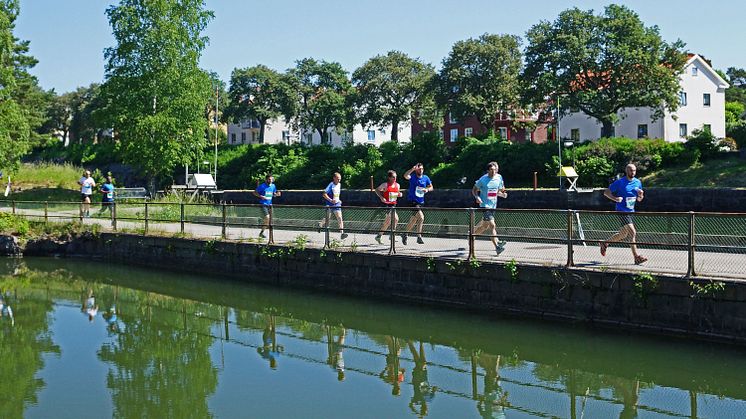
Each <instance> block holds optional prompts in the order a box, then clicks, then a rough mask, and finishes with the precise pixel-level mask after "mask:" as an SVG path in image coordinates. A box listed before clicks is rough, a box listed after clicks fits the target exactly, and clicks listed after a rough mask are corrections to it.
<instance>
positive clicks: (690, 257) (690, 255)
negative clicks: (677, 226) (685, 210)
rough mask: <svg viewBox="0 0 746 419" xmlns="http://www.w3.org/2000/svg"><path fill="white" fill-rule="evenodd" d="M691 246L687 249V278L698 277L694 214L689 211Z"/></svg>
mask: <svg viewBox="0 0 746 419" xmlns="http://www.w3.org/2000/svg"><path fill="white" fill-rule="evenodd" d="M688 233H689V234H688V236H689V245H688V248H687V250H688V251H687V269H686V276H697V272H696V271H695V270H694V236H695V235H694V212H692V211H689V232H688Z"/></svg>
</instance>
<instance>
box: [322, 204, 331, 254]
mask: <svg viewBox="0 0 746 419" xmlns="http://www.w3.org/2000/svg"><path fill="white" fill-rule="evenodd" d="M331 213H332V209H331V207H326V213H325V214H324V223H325V227H324V249H328V248H329V245H330V240H329V224H330V219H331Z"/></svg>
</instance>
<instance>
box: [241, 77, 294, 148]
mask: <svg viewBox="0 0 746 419" xmlns="http://www.w3.org/2000/svg"><path fill="white" fill-rule="evenodd" d="M228 94H229V97H230V101H229V104H228V108H227V110H226V116H227V117H228V118H229V119H230V120H232V121H233V122H239V121H241V120H246V119H256V120H257V121H259V125H260V131H259V139H260V141H261V142H264V132H265V130H266V125H267V121H269V120H271V119H274V118H278V117H280V116H286V119H290V118H291V117H292V116H293V115H295V112H296V109H297V103H296V101H295V92H294V91H293V84H292V82H290V81H289V79H288V76H285V75H283V74H280V73H278V72H277V71H275V70H273V69H271V68H269V67H267V66H264V65H257V66H254V67H248V68H237V69H234V70H233V73H232V74H231V82H230V90H229V93H228Z"/></svg>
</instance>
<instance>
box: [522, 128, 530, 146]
mask: <svg viewBox="0 0 746 419" xmlns="http://www.w3.org/2000/svg"><path fill="white" fill-rule="evenodd" d="M523 132H524V133H525V135H526V137H525V139H526V142H527V143H530V142H531V130H529V129H526V130H524V131H523Z"/></svg>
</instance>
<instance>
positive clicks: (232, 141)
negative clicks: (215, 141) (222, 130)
mask: <svg viewBox="0 0 746 419" xmlns="http://www.w3.org/2000/svg"><path fill="white" fill-rule="evenodd" d="M231 144H236V133H235V132H234V133H231Z"/></svg>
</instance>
